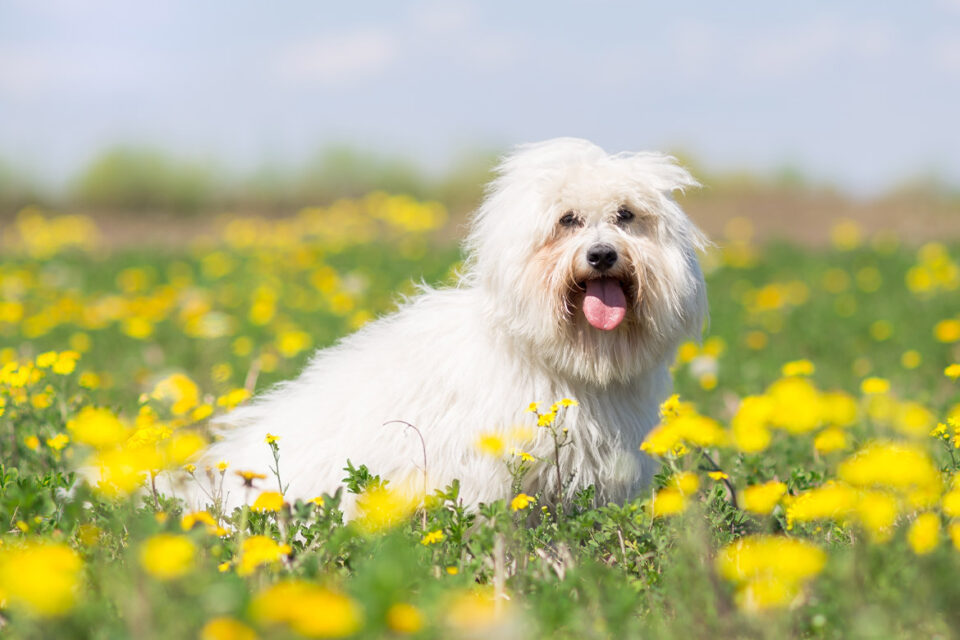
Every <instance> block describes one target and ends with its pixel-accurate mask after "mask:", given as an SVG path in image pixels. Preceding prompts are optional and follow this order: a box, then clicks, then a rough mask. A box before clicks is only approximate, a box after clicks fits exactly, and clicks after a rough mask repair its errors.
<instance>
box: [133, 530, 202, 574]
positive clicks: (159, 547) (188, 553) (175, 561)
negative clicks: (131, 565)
mask: <svg viewBox="0 0 960 640" xmlns="http://www.w3.org/2000/svg"><path fill="white" fill-rule="evenodd" d="M196 554H197V548H196V546H195V545H194V544H193V542H192V541H191V540H190V538H187V537H185V536H178V535H174V534H169V533H160V534H157V535H155V536H153V537H151V538H148V539H147V541H146V542H144V543H143V546H141V547H140V566H142V567H143V568H144V569H145V570H146V571H147V573H149V574H150V575H152V576H153V577H155V578H158V579H160V580H172V579H174V578H179V577H181V576H183V575H185V574H186V573H188V572H190V571H191V570H192V569H193V566H194V563H195V558H196Z"/></svg>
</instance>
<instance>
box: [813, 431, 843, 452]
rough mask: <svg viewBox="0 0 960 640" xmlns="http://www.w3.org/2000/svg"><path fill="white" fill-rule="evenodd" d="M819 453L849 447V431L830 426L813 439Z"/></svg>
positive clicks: (814, 446)
mask: <svg viewBox="0 0 960 640" xmlns="http://www.w3.org/2000/svg"><path fill="white" fill-rule="evenodd" d="M813 448H814V449H815V450H816V451H817V453H831V452H833V451H840V450H841V449H846V448H847V433H846V432H845V431H844V430H843V429H840V428H839V427H828V428H826V429H824V430H823V431H821V432H820V433H818V434H817V437H816V438H814V439H813Z"/></svg>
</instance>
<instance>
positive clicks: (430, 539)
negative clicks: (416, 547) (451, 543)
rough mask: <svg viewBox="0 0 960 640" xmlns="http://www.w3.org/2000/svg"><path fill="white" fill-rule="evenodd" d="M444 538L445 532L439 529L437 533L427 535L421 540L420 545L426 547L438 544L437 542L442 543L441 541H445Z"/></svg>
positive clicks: (432, 532)
mask: <svg viewBox="0 0 960 640" xmlns="http://www.w3.org/2000/svg"><path fill="white" fill-rule="evenodd" d="M443 538H444V535H443V530H442V529H437V530H436V531H431V532H430V533H428V534H427V535H425V536H423V538H422V539H421V540H420V544H422V545H424V546H428V545H431V544H436V543H437V542H440V541H441V540H443Z"/></svg>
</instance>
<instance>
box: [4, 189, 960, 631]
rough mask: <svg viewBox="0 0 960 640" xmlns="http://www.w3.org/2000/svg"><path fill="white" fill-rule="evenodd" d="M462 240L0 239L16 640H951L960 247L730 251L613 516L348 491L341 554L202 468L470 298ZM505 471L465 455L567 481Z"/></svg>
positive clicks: (311, 222) (9, 593)
mask: <svg viewBox="0 0 960 640" xmlns="http://www.w3.org/2000/svg"><path fill="white" fill-rule="evenodd" d="M447 223H448V221H447V215H446V212H445V211H444V210H443V208H442V207H440V206H439V205H435V204H431V203H423V202H418V201H415V200H412V199H409V198H405V197H400V196H386V195H383V194H373V195H370V196H367V197H365V198H361V199H359V200H350V201H341V202H338V203H336V204H334V205H331V206H329V207H324V208H316V209H306V210H304V211H302V212H300V213H299V214H298V215H296V216H295V217H292V218H288V219H280V220H278V219H272V220H270V221H265V220H258V219H255V218H243V219H234V220H224V222H223V224H221V225H220V226H219V227H218V228H217V230H216V231H215V232H211V233H209V234H208V235H205V236H203V237H198V238H196V239H195V240H193V241H192V243H191V245H190V246H188V247H183V248H179V249H173V248H166V249H150V250H144V249H139V248H137V247H134V246H128V245H124V246H123V247H120V248H118V247H113V248H112V249H111V250H110V251H106V250H105V249H103V248H101V247H102V244H101V240H100V236H101V231H100V230H98V229H97V228H96V226H95V225H94V224H93V223H92V222H91V221H90V220H89V219H87V218H84V217H79V216H57V215H54V214H49V213H45V212H41V211H38V210H25V211H24V212H22V213H21V214H20V215H19V216H18V217H17V219H16V220H15V221H14V222H13V223H12V224H10V225H9V226H8V227H7V228H3V229H0V233H2V234H3V235H2V236H0V243H2V245H0V246H2V247H3V249H2V250H3V254H2V255H3V260H2V262H0V443H2V444H0V447H2V448H0V451H2V452H3V455H2V466H0V518H2V523H3V533H2V537H0V625H2V626H0V629H2V633H4V634H5V635H6V636H7V637H28V638H73V637H77V638H86V637H90V638H137V639H141V638H152V637H157V638H189V637H202V638H205V639H218V640H225V639H228V638H233V639H241V638H243V639H248V638H254V637H280V638H283V637H300V636H306V637H366V638H379V637H397V638H399V637H423V638H459V637H464V638H529V637H553V638H626V637H645V638H646V637H650V638H690V637H722V638H727V637H730V638H733V637H736V638H741V637H745V638H783V637H815V638H889V637H904V638H914V637H938V638H951V637H956V636H958V635H960V632H958V631H956V630H957V629H960V581H958V580H957V576H958V575H960V475H957V471H958V469H960V451H958V447H960V382H958V381H957V378H958V376H960V365H957V364H955V363H957V362H960V245H958V244H956V243H953V244H951V243H947V244H939V243H928V244H924V245H922V246H905V245H902V244H901V243H900V242H899V240H898V238H897V237H896V236H894V235H890V234H883V233H877V234H873V235H871V236H870V237H867V236H866V235H865V233H864V232H863V231H862V230H861V229H860V228H859V227H858V226H857V225H856V224H853V223H850V222H844V221H838V222H837V223H836V224H835V225H833V226H832V229H831V234H830V235H831V237H832V245H831V246H830V247H829V248H823V249H816V250H814V249H801V248H798V247H795V246H789V245H767V246H756V245H754V244H753V243H752V242H751V236H752V232H753V229H752V227H751V224H750V223H749V222H748V221H745V220H740V219H734V220H732V221H731V222H730V223H728V224H727V225H726V229H725V232H724V235H723V237H720V238H716V240H717V242H718V247H717V249H715V250H714V251H712V252H711V253H710V254H708V255H706V256H704V257H703V262H704V266H705V270H706V271H707V274H708V275H707V279H708V287H709V297H710V302H711V321H710V325H709V327H708V328H707V331H706V333H705V337H704V341H703V343H702V344H701V345H696V344H693V343H690V344H686V345H683V346H682V347H681V349H680V352H679V354H678V357H677V364H676V367H675V380H676V390H677V393H678V394H679V397H678V398H674V399H672V400H670V401H668V403H667V404H666V405H665V406H664V408H663V422H662V424H661V426H660V427H658V428H657V429H656V430H655V431H654V432H653V433H652V434H651V436H650V437H649V438H648V440H647V442H646V443H645V445H644V448H645V449H646V450H647V451H648V453H650V454H651V455H655V456H657V457H658V458H660V459H661V460H662V462H663V466H662V470H661V472H660V473H659V474H658V475H657V477H656V478H655V481H654V483H653V485H652V486H651V487H650V489H649V491H648V492H646V493H645V494H644V495H642V496H640V497H638V498H637V499H636V500H635V501H633V502H630V503H627V504H622V505H615V504H610V505H594V504H593V503H592V500H591V495H590V493H589V492H584V493H582V494H580V495H578V496H576V498H575V499H574V500H573V503H572V505H570V506H569V507H568V508H566V509H563V510H557V511H553V510H549V509H546V508H541V507H540V506H539V501H538V498H539V496H526V495H524V494H519V495H516V496H514V497H512V498H511V499H509V500H504V501H501V502H498V503H495V504H490V505H484V506H482V507H481V508H480V509H479V510H477V511H475V512H473V511H465V510H464V509H463V508H462V507H461V506H459V505H458V503H457V494H456V491H457V488H456V486H453V487H449V488H448V489H447V490H445V491H442V492H438V493H437V494H436V495H432V496H428V497H427V498H426V499H425V500H424V499H423V497H422V496H408V495H405V494H403V493H402V492H401V491H399V490H398V489H397V488H396V487H392V486H390V485H389V484H388V485H384V484H383V483H382V482H380V480H379V478H377V477H376V473H377V469H366V468H364V467H361V466H360V465H362V463H363V462H364V461H363V460H353V461H352V462H353V463H354V465H356V467H354V468H353V469H352V470H350V471H346V470H345V472H344V475H345V477H349V482H348V483H347V484H348V486H349V488H350V490H352V491H355V492H357V493H360V494H362V496H361V498H360V504H362V505H363V515H362V517H361V518H359V519H358V520H356V521H354V522H352V523H350V524H346V525H345V524H343V523H342V521H341V518H340V514H339V512H338V511H337V504H338V500H339V497H338V496H318V497H317V499H315V500H314V501H311V502H307V503H303V502H297V503H295V504H289V503H287V502H286V501H285V500H284V499H283V497H282V495H280V494H279V492H276V488H277V485H278V478H276V477H274V475H273V474H272V473H271V472H270V471H269V470H267V469H250V470H248V469H235V468H232V467H229V466H228V463H229V461H224V463H225V464H224V465H222V466H221V468H214V469H210V470H206V469H197V468H195V467H194V466H193V464H192V462H191V461H192V460H193V459H194V457H195V455H196V453H197V451H198V450H199V448H200V447H202V446H203V443H204V441H205V440H204V439H205V438H206V436H207V434H206V432H205V429H204V422H205V420H206V418H208V417H209V416H210V415H211V414H214V413H220V412H224V411H229V410H230V409H231V408H232V407H233V406H236V404H238V403H240V402H243V401H244V400H245V399H246V398H247V397H248V396H249V394H250V393H251V392H252V391H259V390H262V389H264V388H266V387H267V386H268V385H269V384H271V383H272V382H274V381H277V380H282V379H285V378H289V377H291V376H293V375H295V374H296V372H297V371H298V370H299V368H300V367H301V366H302V365H303V364H304V362H305V360H306V358H307V357H308V355H309V353H310V352H311V351H312V350H313V349H315V348H317V347H323V346H326V345H329V344H331V343H333V342H334V341H335V340H336V339H337V338H338V337H339V336H342V335H344V334H345V333H348V332H349V331H351V330H353V329H356V328H358V327H360V326H362V325H363V324H364V323H365V322H367V321H369V320H370V319H371V318H373V317H375V316H376V315H378V314H380V313H384V312H387V311H389V310H390V309H391V308H393V307H394V306H395V304H396V302H397V300H398V298H399V295H400V294H402V293H410V292H412V291H413V290H414V287H415V285H416V283H417V282H419V281H420V280H421V279H422V280H424V281H426V282H428V283H437V284H442V283H445V282H452V279H453V274H454V272H455V267H456V264H457V261H458V260H459V257H460V256H459V254H458V252H457V250H456V248H454V247H450V246H447V245H443V244H437V243H436V241H435V238H436V237H437V231H438V229H441V228H442V227H444V225H446V224H447ZM561 400H563V399H561V398H530V401H531V402H538V403H539V405H538V407H537V408H536V412H535V413H536V415H535V414H534V412H531V413H530V428H531V429H536V428H545V429H560V428H562V425H563V417H564V412H565V411H571V410H575V409H572V408H568V407H565V406H563V405H564V404H574V403H575V401H576V398H572V399H568V400H570V401H573V402H567V403H560V401H561ZM555 402H556V403H558V404H557V405H556V406H553V407H551V405H552V404H553V403H555ZM538 416H540V418H539V422H540V423H542V425H543V426H539V427H537V426H536V423H537V422H538ZM267 435H268V434H264V438H265V441H264V445H263V446H264V447H270V448H272V449H273V451H274V452H275V455H276V456H277V457H278V459H279V472H280V475H281V477H282V473H283V459H284V442H283V440H282V439H281V440H276V441H273V442H269V441H268V440H269V438H268V437H267ZM516 446H519V447H520V448H521V449H522V443H519V444H517V443H511V442H506V441H505V440H504V437H503V436H502V435H501V434H496V433H491V434H489V436H488V437H486V438H484V439H483V440H482V441H480V442H478V447H480V448H481V449H482V450H484V451H485V452H486V453H487V454H488V455H494V456H499V457H503V459H504V464H507V465H509V466H510V468H511V469H512V470H513V471H514V472H515V474H517V475H519V474H522V473H523V471H524V469H525V468H529V467H530V466H531V465H541V464H542V465H550V464H553V462H554V461H551V460H538V459H533V460H527V459H526V457H527V456H523V455H521V451H517V450H514V449H513V447H516ZM569 446H573V447H575V446H577V441H576V434H573V441H572V444H570V445H569ZM344 464H345V465H346V461H344ZM78 468H86V469H87V470H88V474H87V475H89V476H92V477H93V479H92V481H90V482H85V481H82V480H80V477H79V476H78V475H77V472H76V470H77V469H78ZM161 473H181V474H182V473H194V474H207V473H209V474H212V475H213V477H215V478H216V477H220V478H223V479H224V481H229V482H239V481H240V479H241V478H243V480H244V481H246V482H247V483H248V484H249V485H250V488H249V489H248V492H249V495H250V497H251V498H256V502H255V504H254V507H253V508H252V509H249V508H247V509H242V510H237V511H235V512H234V513H231V514H224V513H219V512H218V511H217V510H216V509H213V510H211V511H209V512H200V513H187V512H184V511H183V509H182V507H181V506H180V505H179V504H178V503H177V501H176V500H175V499H172V498H170V497H168V496H164V495H157V494H156V493H155V492H154V491H151V489H150V486H151V480H152V478H153V477H154V476H156V475H157V474H161ZM238 473H240V474H241V475H239V476H238V475H237V474H238ZM244 473H245V475H244ZM257 473H261V474H264V477H257V475H256V474H257Z"/></svg>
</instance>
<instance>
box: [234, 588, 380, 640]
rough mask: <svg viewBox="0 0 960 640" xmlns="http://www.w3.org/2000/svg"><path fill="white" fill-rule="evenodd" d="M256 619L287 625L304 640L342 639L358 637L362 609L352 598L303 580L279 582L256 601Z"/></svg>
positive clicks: (258, 596) (253, 605)
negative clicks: (355, 635)
mask: <svg viewBox="0 0 960 640" xmlns="http://www.w3.org/2000/svg"><path fill="white" fill-rule="evenodd" d="M250 609H251V614H252V616H253V617H254V618H255V619H256V620H258V621H260V622H262V623H266V624H286V625H289V626H290V628H291V629H292V630H293V631H294V632H296V633H298V634H300V635H303V636H307V637H313V638H341V637H345V636H349V635H352V634H354V633H356V632H357V631H358V630H359V629H360V626H361V624H362V622H363V618H362V615H361V609H360V607H359V606H358V605H357V603H356V602H354V601H353V600H352V599H351V598H349V597H348V596H345V595H343V594H341V593H338V592H336V591H332V590H330V589H327V588H325V587H321V586H319V585H315V584H312V583H309V582H306V581H303V580H284V581H282V582H278V583H276V584H274V585H272V586H270V587H268V588H267V589H265V590H264V591H261V592H260V593H259V594H257V595H256V597H254V599H253V603H252V604H251V607H250Z"/></svg>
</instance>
